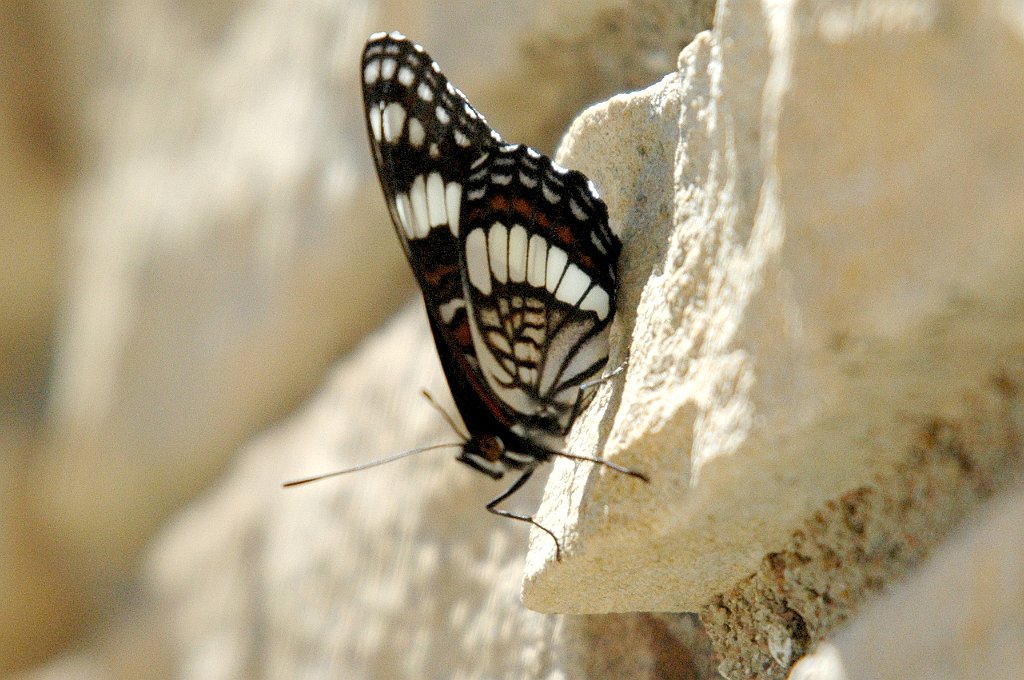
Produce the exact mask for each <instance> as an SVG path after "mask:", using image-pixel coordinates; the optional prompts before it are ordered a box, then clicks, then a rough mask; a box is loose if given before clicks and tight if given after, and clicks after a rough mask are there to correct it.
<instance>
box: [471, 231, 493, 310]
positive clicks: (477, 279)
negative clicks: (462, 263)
mask: <svg viewBox="0 0 1024 680" xmlns="http://www.w3.org/2000/svg"><path fill="white" fill-rule="evenodd" d="M466 268H467V269H468V270H469V282H470V283H471V284H473V287H474V288H476V289H477V290H478V291H480V292H481V293H482V294H484V295H490V294H491V271H490V268H489V267H488V265H487V236H486V235H485V234H484V230H483V229H474V230H473V231H471V232H469V235H468V236H466Z"/></svg>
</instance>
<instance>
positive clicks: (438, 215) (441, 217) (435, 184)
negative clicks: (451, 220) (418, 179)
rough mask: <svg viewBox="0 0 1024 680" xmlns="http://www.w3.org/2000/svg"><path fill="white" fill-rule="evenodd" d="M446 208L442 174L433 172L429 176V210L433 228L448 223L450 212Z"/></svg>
mask: <svg viewBox="0 0 1024 680" xmlns="http://www.w3.org/2000/svg"><path fill="white" fill-rule="evenodd" d="M444 206H445V203H444V181H443V180H442V179H441V175H440V174H438V173H436V172H432V173H430V174H429V175H428V176H427V209H428V211H429V216H430V226H431V227H436V226H438V225H441V224H445V223H447V222H448V212H447V211H446V210H445V207H444Z"/></svg>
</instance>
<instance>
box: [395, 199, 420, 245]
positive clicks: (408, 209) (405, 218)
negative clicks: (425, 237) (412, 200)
mask: <svg viewBox="0 0 1024 680" xmlns="http://www.w3.org/2000/svg"><path fill="white" fill-rule="evenodd" d="M395 209H396V210H398V221H399V222H401V223H402V230H403V231H405V236H406V238H409V239H414V238H416V223H415V222H413V220H414V219H415V218H414V217H413V214H412V206H411V205H410V204H409V197H408V196H407V195H406V194H396V195H395Z"/></svg>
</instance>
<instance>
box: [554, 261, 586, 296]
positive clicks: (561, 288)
mask: <svg viewBox="0 0 1024 680" xmlns="http://www.w3.org/2000/svg"><path fill="white" fill-rule="evenodd" d="M589 287H590V277H589V276H587V274H586V272H584V271H583V270H582V269H580V268H579V267H577V266H576V265H575V264H570V265H569V268H568V269H566V270H565V276H563V277H562V282H561V283H560V284H558V290H556V291H555V297H556V298H557V299H559V300H561V301H562V302H567V303H568V304H570V305H575V304H578V303H579V301H580V299H581V298H582V297H583V296H584V294H586V292H587V288H589Z"/></svg>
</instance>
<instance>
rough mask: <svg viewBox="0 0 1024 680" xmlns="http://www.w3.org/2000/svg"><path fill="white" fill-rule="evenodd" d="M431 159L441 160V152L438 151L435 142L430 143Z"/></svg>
mask: <svg viewBox="0 0 1024 680" xmlns="http://www.w3.org/2000/svg"><path fill="white" fill-rule="evenodd" d="M430 157H431V158H440V157H441V150H440V149H438V148H437V144H434V143H433V142H431V143H430Z"/></svg>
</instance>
